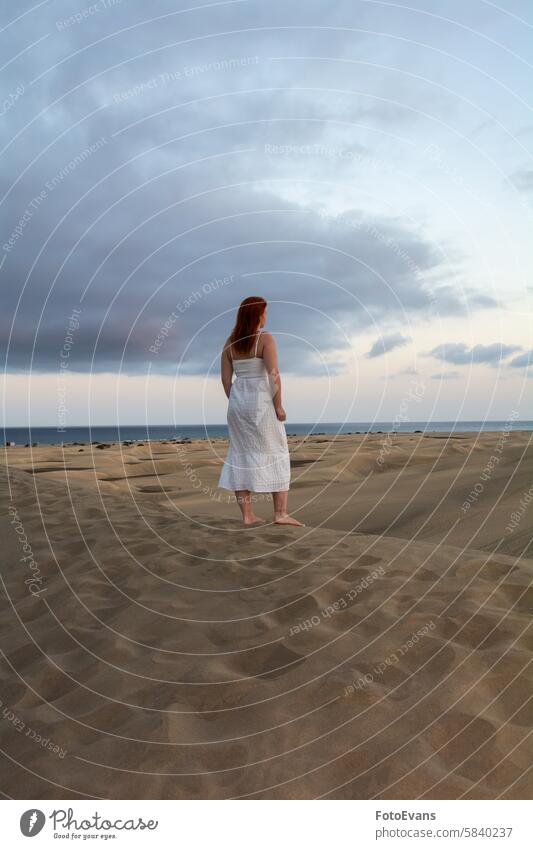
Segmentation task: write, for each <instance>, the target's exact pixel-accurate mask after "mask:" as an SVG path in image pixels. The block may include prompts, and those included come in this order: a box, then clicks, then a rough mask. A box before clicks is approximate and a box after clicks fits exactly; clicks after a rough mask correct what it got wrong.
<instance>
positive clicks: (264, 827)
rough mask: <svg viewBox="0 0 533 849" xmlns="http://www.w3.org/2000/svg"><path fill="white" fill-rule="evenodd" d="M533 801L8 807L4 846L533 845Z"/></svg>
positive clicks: (119, 803) (81, 803)
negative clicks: (532, 827)
mask: <svg viewBox="0 0 533 849" xmlns="http://www.w3.org/2000/svg"><path fill="white" fill-rule="evenodd" d="M530 810H531V803H530V802H527V801H496V802H494V801H436V802H425V801H424V802H402V801H397V800H394V801H391V802H388V801H383V802H375V801H360V800H357V801H316V802H314V801H205V802H204V801H174V800H165V801H160V800H142V799H141V800H125V801H122V800H117V801H94V802H91V801H86V800H83V801H56V800H53V801H42V802H41V801H35V800H26V801H13V800H10V801H4V802H3V808H2V811H3V817H2V821H3V823H2V824H3V828H2V845H4V846H6V847H9V849H11V847H13V846H27V845H28V840H30V839H32V838H35V844H33V845H34V846H35V847H36V849H37V847H41V846H42V847H45V846H52V845H54V846H58V845H61V844H62V843H64V842H66V841H71V842H74V843H78V844H82V843H83V844H85V845H87V844H89V843H90V844H91V845H102V842H105V843H106V844H107V845H109V844H111V845H117V846H118V845H120V846H124V847H126V846H157V847H163V849H164V847H167V846H169V847H170V846H172V847H177V846H186V847H191V849H193V847H204V846H205V847H208V846H216V847H217V849H226V847H228V849H230V847H231V849H239V847H241V846H242V847H250V846H253V847H254V849H272V846H273V845H277V846H279V847H280V849H284V847H288V846H293V845H296V844H298V845H300V846H305V847H306V849H310V847H323V846H325V845H330V844H331V843H332V842H334V843H338V842H339V841H342V844H341V845H342V847H350V846H353V847H354V849H355V847H357V849H360V847H366V846H369V845H370V844H371V843H372V844H377V845H381V846H397V847H403V846H421V845H422V842H424V843H425V844H426V845H430V844H431V842H433V843H434V845H435V847H437V846H442V847H445V846H446V845H448V846H451V845H452V841H453V845H454V847H463V846H464V847H467V846H468V847H483V846H492V847H498V846H500V847H511V846H517V847H520V849H523V847H525V846H528V845H530V842H531V841H530V837H529V834H530V824H529V817H528V813H530Z"/></svg>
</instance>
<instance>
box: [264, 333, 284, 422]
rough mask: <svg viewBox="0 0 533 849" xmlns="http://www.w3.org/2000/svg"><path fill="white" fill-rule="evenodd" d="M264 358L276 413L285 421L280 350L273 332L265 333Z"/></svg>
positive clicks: (281, 420)
mask: <svg viewBox="0 0 533 849" xmlns="http://www.w3.org/2000/svg"><path fill="white" fill-rule="evenodd" d="M263 360H264V361H265V366H266V370H267V372H268V379H269V381H270V391H271V393H272V401H273V404H274V408H275V410H276V415H277V417H278V419H279V420H280V422H284V421H285V419H286V418H287V416H286V415H285V410H284V409H283V405H282V403H281V375H280V373H279V368H278V350H277V348H276V341H275V339H274V337H273V336H272V334H271V333H263Z"/></svg>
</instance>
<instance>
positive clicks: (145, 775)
mask: <svg viewBox="0 0 533 849" xmlns="http://www.w3.org/2000/svg"><path fill="white" fill-rule="evenodd" d="M530 438H531V434H529V433H513V434H510V435H509V436H508V437H506V438H505V439H504V440H503V442H502V436H501V434H496V433H495V434H483V435H481V436H479V435H477V434H455V435H454V438H453V439H447V438H443V435H442V434H439V435H428V434H404V435H399V436H395V437H393V438H392V439H391V441H390V444H389V443H388V442H387V441H386V440H387V437H386V435H385V434H373V435H358V436H355V435H354V436H342V437H339V438H336V439H334V438H333V437H327V436H315V437H312V438H310V439H308V440H304V441H302V440H301V439H299V438H291V439H290V443H291V452H292V462H293V477H294V489H293V495H292V503H293V506H294V507H295V510H296V511H297V515H298V516H299V517H301V518H302V519H303V520H304V521H305V522H306V524H307V527H305V528H302V529H293V528H290V529H289V528H281V527H275V526H272V525H267V526H266V527H262V528H249V529H246V530H244V529H243V528H242V527H241V526H240V523H239V522H238V520H237V514H236V507H235V504H234V503H233V502H232V500H231V498H230V497H229V495H228V494H227V493H224V492H222V491H220V490H217V489H216V483H217V479H218V474H219V470H220V465H221V460H222V458H223V456H224V453H225V450H226V443H225V441H224V440H215V441H213V442H212V443H211V444H209V443H203V442H193V443H190V444H185V445H179V444H173V443H152V444H150V443H146V442H145V443H144V444H139V445H138V444H134V445H131V446H120V445H113V446H111V447H108V448H97V447H96V446H89V445H86V446H67V447H64V448H61V447H56V446H49V447H46V446H43V447H39V448H33V449H24V448H20V449H19V448H15V449H9V450H8V451H6V454H5V463H6V464H7V466H4V467H3V473H2V478H3V480H2V493H3V498H2V502H3V503H2V517H3V522H4V529H3V534H2V542H3V548H4V557H3V563H4V566H3V570H2V574H3V582H4V593H3V599H4V613H3V616H2V618H1V620H0V630H1V642H0V646H1V648H2V652H3V657H2V660H1V663H0V668H1V676H2V696H1V699H2V708H1V717H2V722H1V723H0V735H1V740H2V743H1V748H2V749H3V750H4V752H5V756H4V757H3V760H2V781H1V787H2V790H3V792H4V793H5V794H6V795H8V796H11V797H14V798H43V799H44V798H87V797H95V798H100V797H101V798H241V797H245V798H283V799H286V798H315V797H329V798H365V799H367V798H390V799H393V798H399V799H401V798H418V797H420V798H426V799H427V798H459V797H460V798H481V799H492V798H497V797H503V798H528V797H530V795H531V791H532V784H533V779H532V773H531V771H530V766H531V760H532V755H533V750H532V746H533V744H532V742H531V737H529V738H528V735H529V734H530V731H531V725H532V722H533V711H532V706H531V696H532V692H533V688H532V684H533V670H532V667H531V658H532V649H533V636H532V630H531V621H532V619H531V614H532V611H533V595H532V590H531V578H532V576H533V560H531V559H529V558H528V556H527V555H528V553H529V555H531V548H530V545H531V530H532V524H533V522H532V517H533V505H531V504H530V501H531V497H530V496H529V501H528V500H527V499H526V500H525V501H524V497H525V496H526V494H527V493H528V491H529V487H530V486H531V475H530V470H531V459H532V456H531V455H532V451H531V447H530ZM491 458H497V460H494V459H493V460H491ZM521 500H522V507H520V502H521ZM467 503H468V504H469V506H468V507H465V504H467ZM524 504H525V508H524V506H523V505H524ZM257 512H258V513H259V514H261V515H264V516H265V517H268V516H269V512H270V503H269V502H268V500H267V499H266V498H264V497H259V498H258V500H257ZM513 514H515V518H514V519H512V518H511V517H512V515H513ZM517 517H518V518H517ZM510 524H513V527H510ZM26 541H27V542H26ZM24 542H26V545H27V546H28V547H29V550H28V548H26V549H24V548H23V547H22V546H23V544H24ZM30 552H31V554H30ZM21 556H26V558H27V559H26V560H25V561H22V560H21V559H20V558H21Z"/></svg>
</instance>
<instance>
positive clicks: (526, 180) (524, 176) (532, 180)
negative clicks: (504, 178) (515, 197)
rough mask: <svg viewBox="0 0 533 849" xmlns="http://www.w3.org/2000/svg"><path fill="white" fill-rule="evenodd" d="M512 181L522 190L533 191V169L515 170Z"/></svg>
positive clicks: (511, 177)
mask: <svg viewBox="0 0 533 849" xmlns="http://www.w3.org/2000/svg"><path fill="white" fill-rule="evenodd" d="M509 179H510V180H511V182H512V183H513V185H514V186H516V188H517V189H518V191H520V192H526V193H529V192H533V171H531V170H528V169H527V168H524V169H523V170H522V171H515V173H514V174H511V176H510V178H509Z"/></svg>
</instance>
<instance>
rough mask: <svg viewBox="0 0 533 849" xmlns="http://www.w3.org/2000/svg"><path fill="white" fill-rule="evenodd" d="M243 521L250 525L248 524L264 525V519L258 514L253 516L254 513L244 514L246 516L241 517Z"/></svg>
mask: <svg viewBox="0 0 533 849" xmlns="http://www.w3.org/2000/svg"><path fill="white" fill-rule="evenodd" d="M243 522H244V524H245V525H247V526H250V525H266V520H265V519H261V518H260V517H259V516H254V515H252V516H246V518H244V519H243Z"/></svg>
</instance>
